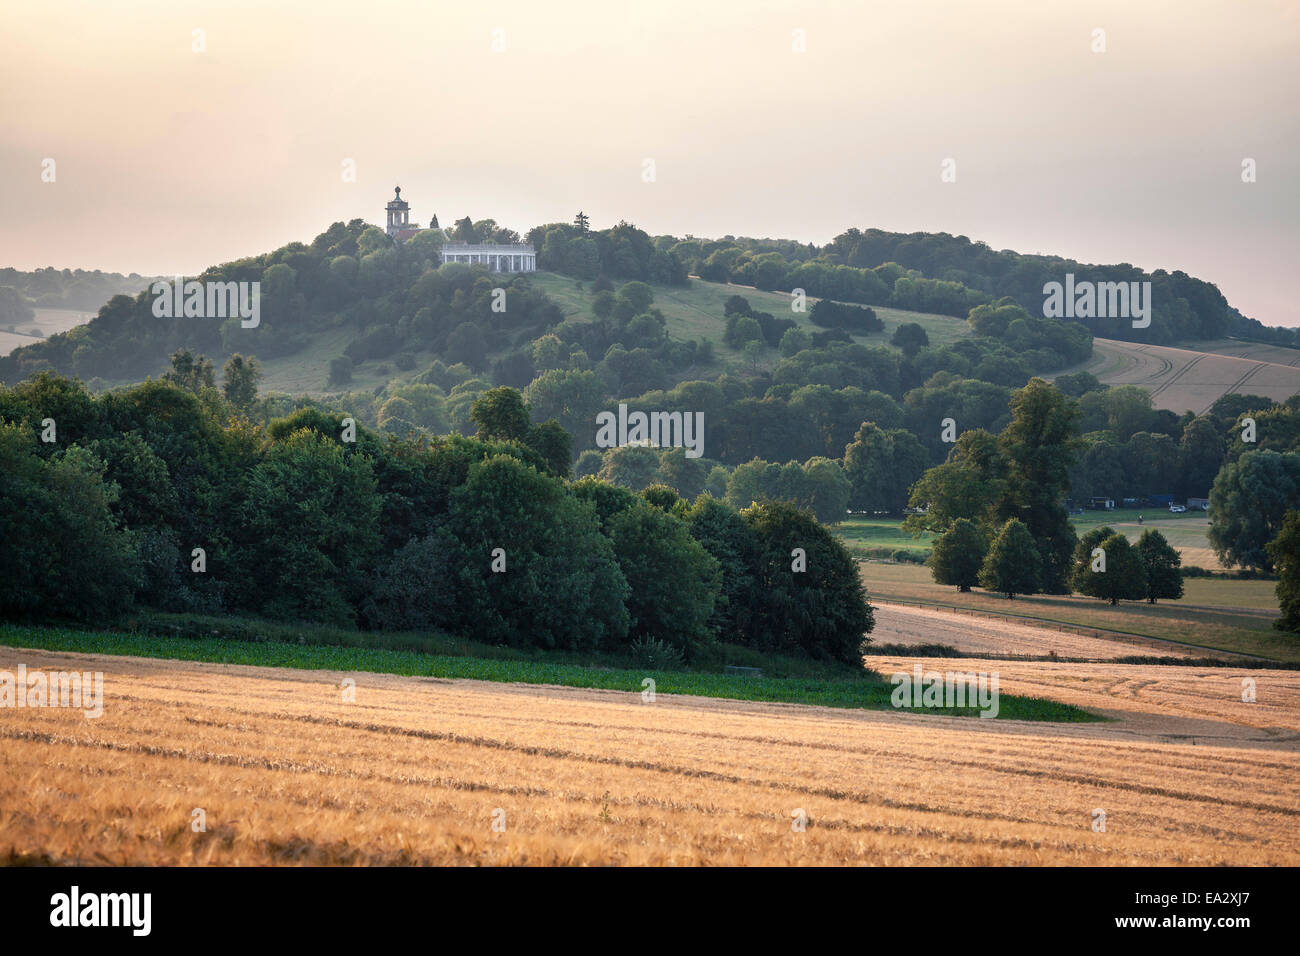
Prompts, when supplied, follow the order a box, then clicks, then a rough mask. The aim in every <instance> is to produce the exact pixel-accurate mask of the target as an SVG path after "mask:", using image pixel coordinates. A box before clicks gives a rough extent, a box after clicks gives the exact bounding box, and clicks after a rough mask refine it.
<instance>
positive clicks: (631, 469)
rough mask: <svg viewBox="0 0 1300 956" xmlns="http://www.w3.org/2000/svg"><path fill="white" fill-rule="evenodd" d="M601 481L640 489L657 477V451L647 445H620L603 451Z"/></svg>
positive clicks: (635, 489) (636, 489)
mask: <svg viewBox="0 0 1300 956" xmlns="http://www.w3.org/2000/svg"><path fill="white" fill-rule="evenodd" d="M604 457H605V460H604V463H603V464H602V465H601V467H600V471H599V473H598V474H599V475H600V478H601V480H602V481H607V482H609V483H610V484H614V485H619V486H621V487H623V488H630V489H631V490H633V491H640V490H641V489H642V488H644V487H646V485H651V484H654V483H655V482H656V481H657V480H658V479H659V452H658V450H657V449H654V448H651V447H650V446H649V445H621V446H619V447H618V448H611V449H609V450H608V451H607V452H605V456H604Z"/></svg>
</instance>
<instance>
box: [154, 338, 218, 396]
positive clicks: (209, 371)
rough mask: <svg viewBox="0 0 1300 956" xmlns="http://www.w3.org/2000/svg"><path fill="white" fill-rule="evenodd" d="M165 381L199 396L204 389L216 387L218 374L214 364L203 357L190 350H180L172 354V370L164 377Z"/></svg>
mask: <svg viewBox="0 0 1300 956" xmlns="http://www.w3.org/2000/svg"><path fill="white" fill-rule="evenodd" d="M163 381H164V382H171V383H172V384H173V385H177V386H179V387H181V388H184V389H188V390H189V391H191V392H193V393H194V394H195V395H197V394H198V393H199V392H200V391H201V390H202V389H204V388H214V387H216V373H215V372H214V370H213V368H212V363H211V362H209V361H208V360H207V359H206V358H204V357H203V356H202V355H196V354H195V353H193V352H191V351H190V350H189V349H178V350H177V351H175V352H173V353H172V368H171V371H170V372H167V373H165V374H164V375H163Z"/></svg>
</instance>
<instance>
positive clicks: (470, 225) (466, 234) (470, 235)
mask: <svg viewBox="0 0 1300 956" xmlns="http://www.w3.org/2000/svg"><path fill="white" fill-rule="evenodd" d="M451 238H453V239H454V240H456V241H457V242H478V232H477V230H475V228H474V220H473V219H471V218H470V217H469V216H466V217H465V218H464V219H457V220H456V222H455V223H454V224H453V226H452V232H451Z"/></svg>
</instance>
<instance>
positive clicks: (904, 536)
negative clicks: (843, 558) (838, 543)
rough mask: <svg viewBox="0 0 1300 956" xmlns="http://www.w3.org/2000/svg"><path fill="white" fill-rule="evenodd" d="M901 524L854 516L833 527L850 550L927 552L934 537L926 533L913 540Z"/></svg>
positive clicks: (897, 521)
mask: <svg viewBox="0 0 1300 956" xmlns="http://www.w3.org/2000/svg"><path fill="white" fill-rule="evenodd" d="M902 523H903V522H902V519H901V518H888V517H879V518H877V517H866V516H864V515H855V516H853V517H850V518H845V519H844V520H843V521H841V522H840V523H839V524H838V525H837V526H836V527H835V533H836V534H837V535H839V536H840V538H842V539H843V540H844V542H845V543H846V544H848V545H849V547H850V548H855V547H858V548H891V549H893V550H895V551H909V552H912V553H914V554H921V553H923V552H925V551H929V550H930V548H931V547H932V546H933V544H934V538H935V537H936V536H935V535H933V534H930V533H929V532H928V531H927V532H925V533H923V534H922V535H921V536H920V537H919V538H913V537H912V536H911V534H909V533H908V532H906V531H904V530H903V529H902Z"/></svg>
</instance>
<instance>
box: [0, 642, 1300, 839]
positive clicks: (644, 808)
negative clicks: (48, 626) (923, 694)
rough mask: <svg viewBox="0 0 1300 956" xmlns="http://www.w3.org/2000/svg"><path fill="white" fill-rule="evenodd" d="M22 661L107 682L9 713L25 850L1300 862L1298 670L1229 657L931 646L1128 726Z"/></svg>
mask: <svg viewBox="0 0 1300 956" xmlns="http://www.w3.org/2000/svg"><path fill="white" fill-rule="evenodd" d="M20 662H21V663H25V664H26V665H27V666H28V667H29V668H34V667H45V668H51V669H56V670H66V669H74V668H75V669H79V670H101V671H103V672H104V675H105V677H104V681H105V683H104V714H103V716H102V717H100V718H98V719H94V720H91V719H86V718H85V717H83V716H82V714H81V712H80V711H74V710H66V709H22V710H16V709H3V710H0V854H2V855H3V857H5V858H7V860H8V862H49V863H92V864H93V863H105V864H129V863H135V864H149V863H175V864H236V863H245V864H268V863H271V864H313V863H329V864H360V865H365V864H390V863H398V864H401V863H412V864H467V865H481V864H582V865H585V864H594V865H599V864H960V865H972V864H975V865H978V864H1067V863H1069V864H1101V865H1124V864H1288V865H1296V864H1297V863H1300V828H1297V826H1296V823H1297V818H1298V817H1300V772H1298V771H1300V744H1297V739H1298V738H1300V734H1297V732H1296V731H1297V728H1300V713H1298V711H1300V704H1298V703H1297V702H1298V701H1300V693H1297V691H1300V679H1298V678H1297V676H1296V674H1295V673H1294V672H1281V671H1279V672H1274V671H1251V672H1249V676H1251V677H1253V678H1254V679H1255V680H1256V681H1257V682H1258V686H1259V697H1260V700H1259V702H1258V703H1256V704H1244V703H1241V702H1240V680H1241V676H1242V674H1241V673H1236V672H1233V671H1231V670H1227V669H1219V670H1204V669H1200V668H1185V667H1176V668H1170V667H1125V666H1122V665H1108V664H1048V663H1039V662H1007V661H980V660H973V659H965V660H960V661H953V660H948V661H934V662H929V661H920V662H919V663H921V664H922V665H923V666H925V667H927V668H929V667H931V666H933V667H935V668H936V669H944V670H966V671H981V670H982V671H988V670H997V671H999V672H1000V673H1001V675H1002V689H1003V690H1004V691H1013V690H1014V689H1017V688H1033V692H1034V693H1039V694H1048V693H1050V694H1053V695H1059V696H1060V697H1061V699H1070V700H1072V701H1078V702H1082V703H1083V704H1084V705H1085V706H1089V707H1094V708H1096V709H1097V710H1098V711H1099V712H1101V713H1103V714H1105V715H1106V716H1108V717H1110V718H1112V719H1111V720H1110V721H1108V722H1105V723H1094V724H1041V723H1031V722H1018V721H1002V720H998V721H986V720H981V719H978V718H965V719H958V718H945V717H930V716H920V715H911V714H897V713H892V712H882V711H845V710H832V709H827V708H818V707H806V706H798V705H782V704H755V703H750V702H741V701H720V700H712V699H704V698H689V697H671V696H668V695H659V696H658V697H657V699H656V700H655V701H654V702H653V703H647V702H645V701H643V699H642V697H641V695H639V694H628V693H623V692H616V691H596V690H579V689H572V688H558V687H536V686H525V685H510V684H489V683H481V682H475V681H447V680H435V679H431V678H412V677H394V676H385V675H374V674H355V675H347V674H344V673H339V672H324V671H286V670H276V669H271V668H256V667H243V666H231V665H218V664H198V663H190V662H170V661H158V660H152V659H147V658H122V657H107V656H95V655H74V654H63V653H51V652H41V651H33V650H18V649H12V648H0V668H5V669H9V670H13V669H14V668H16V666H17V665H18V664H19V663H20ZM871 663H872V666H875V667H877V668H879V669H881V670H882V672H884V673H890V672H891V669H894V668H896V669H898V670H907V671H911V670H912V668H913V667H914V666H915V664H916V663H918V660H917V659H915V658H900V659H897V660H892V661H891V660H880V659H872V661H871ZM1112 669H1113V670H1114V673H1112V672H1111V671H1112ZM349 676H351V677H355V679H356V682H357V685H356V694H355V701H353V702H347V701H345V700H344V694H343V691H342V689H341V687H340V685H341V683H342V682H343V680H344V678H346V677H349ZM196 809H201V810H202V811H203V814H204V818H205V825H206V829H205V830H204V831H202V832H196V831H195V830H194V828H193V827H192V821H193V820H194V819H195V813H194V811H195V810H196ZM1095 810H1104V812H1105V815H1106V829H1105V831H1104V832H1098V831H1096V830H1094V829H1093V821H1094V811H1095ZM799 812H802V813H803V814H805V815H806V828H805V829H804V830H803V831H802V832H799V831H797V830H796V829H795V827H794V824H795V823H796V822H797V821H798V813H799ZM494 820H495V821H496V822H497V823H498V826H499V827H503V829H500V832H497V831H494V829H493V823H494Z"/></svg>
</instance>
